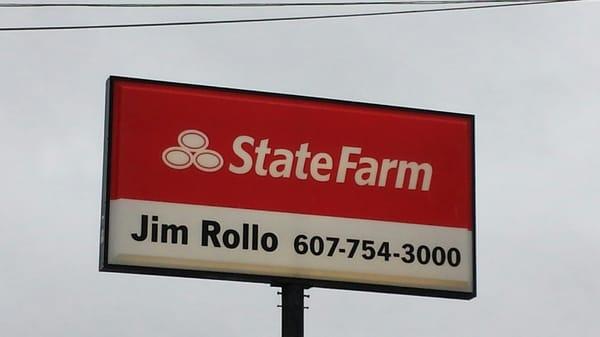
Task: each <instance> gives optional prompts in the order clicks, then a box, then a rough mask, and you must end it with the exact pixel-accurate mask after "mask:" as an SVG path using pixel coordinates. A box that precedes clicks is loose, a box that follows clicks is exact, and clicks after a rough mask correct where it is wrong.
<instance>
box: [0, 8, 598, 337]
mask: <svg viewBox="0 0 600 337" xmlns="http://www.w3.org/2000/svg"><path fill="white" fill-rule="evenodd" d="M338 11H339V10H338ZM315 12H317V10H314V9H313V10H307V9H301V10H292V9H284V10H273V11H270V12H268V13H266V12H257V11H256V10H252V9H250V10H226V9H221V10H205V9H197V10H119V11H115V10H103V11H100V10H75V9H70V10H67V9H60V10H59V9H55V10H27V9H23V10H18V9H12V10H8V9H0V26H10V25H26V24H31V25H36V24H51V23H64V24H67V23H92V22H93V23H103V22H116V21H119V20H120V21H129V22H131V21H145V20H159V19H160V20H171V19H173V20H174V19H190V18H193V19H211V18H228V17H241V16H253V17H255V16H259V15H268V14H290V13H315ZM319 12H321V11H319ZM598 13H600V2H599V1H594V0H592V1H587V2H583V3H574V4H558V5H544V6H531V7H517V8H508V9H492V10H480V11H471V12H452V13H432V14H419V15H403V16H391V17H371V18H360V19H341V20H329V21H305V22H287V23H284V22H282V23H253V24H240V25H220V26H202V27H173V28H148V29H129V30H122V29H121V30H118V29H116V30H96V31H70V32H54V31H49V32H0V131H1V132H0V151H1V153H2V155H3V158H4V159H3V160H2V165H0V173H1V175H0V176H1V177H2V178H1V180H0V181H1V186H2V193H0V205H1V206H0V210H1V215H2V225H1V227H0V228H2V233H1V234H0V266H1V268H0V327H1V329H2V332H3V333H2V335H5V336H36V337H37V336H107V335H113V336H166V335H178V336H212V337H220V336H224V337H225V336H227V337H229V336H247V337H253V336H256V337H258V336H260V337H264V336H279V335H280V316H279V315H280V311H279V309H278V308H277V307H276V305H277V304H278V303H279V302H278V301H279V299H278V296H277V295H276V290H277V289H276V288H271V287H269V286H268V285H261V284H247V283H237V282H224V281H208V280H194V279H177V278H167V277H153V276H141V275H125V274H110V273H99V272H98V271H97V269H98V240H99V225H100V197H101V175H102V137H103V119H104V94H105V92H104V91H105V80H106V78H107V77H108V76H109V75H111V74H113V75H125V76H132V77H142V78H149V79H159V80H168V81H176V82H188V83H195V84H206V85H217V86H225V87H237V88H245V89H255V90H262V91H274V92H282V93H293V94H301V95H307V96H320V97H331V98H337V99H348V100H353V101H366V102H374V103H383V104H391V105H398V106H408V107H418V108H430V109H436V110H447V111H456V112H466V113H472V114H475V115H476V145H477V153H476V156H477V228H478V232H477V234H478V236H477V244H478V252H477V253H478V288H479V294H478V297H477V298H476V299H474V300H471V301H459V300H447V299H434V298H421V297H410V296H402V295H386V294H373V293H365V292H350V291H339V290H327V289H311V290H309V291H308V293H309V294H310V295H311V298H310V299H309V300H308V301H307V305H309V306H310V310H308V311H307V312H306V317H305V335H306V336H344V337H354V336H356V337H358V336H380V337H396V336H460V337H467V336H472V337H480V336H561V337H562V336H570V335H572V336H578V337H584V336H597V335H598V334H599V333H600V321H599V320H598V318H597V313H598V312H599V311H600V306H599V305H598V302H599V300H600V283H599V282H598V279H599V277H600V270H598V266H600V245H599V244H598V242H599V241H600V228H599V227H598V221H597V217H598V205H597V203H598V201H599V200H600V196H599V193H600V179H599V178H598V177H597V172H599V169H600V157H599V156H598V150H597V149H596V145H597V144H599V143H600V132H599V131H600V114H599V113H598V108H599V107H600V94H599V93H600V47H599V45H598V36H600V20H598Z"/></svg>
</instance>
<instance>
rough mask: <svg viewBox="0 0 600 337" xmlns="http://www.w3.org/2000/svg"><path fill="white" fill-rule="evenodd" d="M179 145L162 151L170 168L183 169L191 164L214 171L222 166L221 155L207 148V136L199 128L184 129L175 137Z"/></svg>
mask: <svg viewBox="0 0 600 337" xmlns="http://www.w3.org/2000/svg"><path fill="white" fill-rule="evenodd" d="M177 143H178V144H179V146H172V147H169V148H167V149H166V150H164V151H163V153H162V160H163V162H164V163H165V164H166V165H167V166H169V167H170V168H173V169H176V170H183V169H186V168H188V167H190V166H192V165H194V166H195V167H196V168H197V169H199V170H200V171H204V172H215V171H218V170H219V169H220V168H221V167H223V157H222V156H221V154H219V153H218V152H216V151H214V150H209V149H208V144H209V142H208V136H206V134H205V133H204V132H202V131H199V130H185V131H182V132H181V133H180V134H179V136H178V137H177Z"/></svg>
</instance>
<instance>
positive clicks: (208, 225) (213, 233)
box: [202, 220, 221, 247]
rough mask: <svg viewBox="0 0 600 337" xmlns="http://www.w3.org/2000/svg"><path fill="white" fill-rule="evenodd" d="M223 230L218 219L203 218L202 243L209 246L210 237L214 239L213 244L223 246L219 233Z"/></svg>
mask: <svg viewBox="0 0 600 337" xmlns="http://www.w3.org/2000/svg"><path fill="white" fill-rule="evenodd" d="M220 231H221V225H219V223H218V222H216V221H211V220H202V245H203V246H208V239H209V238H210V240H211V241H212V244H213V246H215V247H221V244H220V243H219V238H218V237H217V234H219V232H220Z"/></svg>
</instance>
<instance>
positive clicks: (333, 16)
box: [0, 0, 583, 32]
mask: <svg viewBox="0 0 600 337" xmlns="http://www.w3.org/2000/svg"><path fill="white" fill-rule="evenodd" d="M580 1H583V0H545V1H535V2H519V3H503V4H492V5H478V6H465V7H451V8H433V9H415V10H403V11H389V12H370V13H352V14H331V15H313V16H286V17H271V18H256V19H229V20H211V21H181V22H155V23H132V24H105V25H74V26H37V27H0V32H1V31H4V32H6V31H42V30H82V29H110V28H140V27H167V26H200V25H216V24H235V23H256V22H281V21H301V20H319V19H340V18H356V17H369V16H386V15H400V14H417V13H433V12H450V11H466V10H477V9H486V8H500V7H515V6H531V5H542V4H552V3H554V4H556V3H565V2H580Z"/></svg>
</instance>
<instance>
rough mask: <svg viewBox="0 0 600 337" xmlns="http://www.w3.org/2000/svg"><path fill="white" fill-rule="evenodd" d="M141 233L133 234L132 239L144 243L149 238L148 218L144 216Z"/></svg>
mask: <svg viewBox="0 0 600 337" xmlns="http://www.w3.org/2000/svg"><path fill="white" fill-rule="evenodd" d="M140 225H141V227H140V233H139V234H138V233H131V238H132V239H134V240H135V241H144V240H146V238H147V237H148V216H147V215H146V214H142V218H141V224H140Z"/></svg>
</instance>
